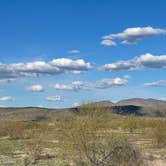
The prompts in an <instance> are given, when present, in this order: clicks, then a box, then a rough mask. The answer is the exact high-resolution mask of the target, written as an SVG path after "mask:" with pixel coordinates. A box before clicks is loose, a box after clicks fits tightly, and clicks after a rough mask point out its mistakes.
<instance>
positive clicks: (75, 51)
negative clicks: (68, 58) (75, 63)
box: [68, 50, 80, 54]
mask: <svg viewBox="0 0 166 166" xmlns="http://www.w3.org/2000/svg"><path fill="white" fill-rule="evenodd" d="M68 53H69V54H79V53H80V51H79V50H70V51H68Z"/></svg>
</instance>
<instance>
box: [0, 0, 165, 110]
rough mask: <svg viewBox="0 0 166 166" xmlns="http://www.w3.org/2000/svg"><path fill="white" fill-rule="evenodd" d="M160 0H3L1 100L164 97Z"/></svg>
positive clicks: (45, 102)
mask: <svg viewBox="0 0 166 166" xmlns="http://www.w3.org/2000/svg"><path fill="white" fill-rule="evenodd" d="M165 6H166V1H165V0H157V1H155V0H154V1H145V0H135V1H133V0H109V1H108V0H70V1H69V0H36V1H34V0H1V1H0V107H23V106H24V107H27V106H37V107H49V108H62V107H72V106H76V105H79V104H81V103H84V102H91V101H100V100H110V101H113V102H117V101H119V100H122V99H127V98H155V99H163V100H165V99H166V24H165V23H166V22H165V18H166V11H165Z"/></svg>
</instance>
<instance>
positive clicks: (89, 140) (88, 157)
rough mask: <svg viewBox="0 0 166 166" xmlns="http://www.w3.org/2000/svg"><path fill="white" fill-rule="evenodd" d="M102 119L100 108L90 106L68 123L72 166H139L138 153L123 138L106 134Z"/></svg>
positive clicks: (107, 131)
mask: <svg viewBox="0 0 166 166" xmlns="http://www.w3.org/2000/svg"><path fill="white" fill-rule="evenodd" d="M103 116H104V112H103V111H102V110H101V109H100V108H96V107H95V106H90V107H89V108H86V109H85V108H84V109H83V110H82V111H81V112H80V114H79V115H78V116H77V117H75V118H73V119H71V120H70V122H68V126H67V128H68V129H67V130H66V131H67V133H68V143H69V144H70V145H71V146H70V148H71V149H70V154H71V155H73V157H72V159H73V162H74V163H75V165H90V166H119V165H123V166H139V165H140V163H141V160H140V153H139V151H138V150H137V149H136V148H135V147H133V145H131V144H130V143H129V142H128V141H127V140H126V139H125V138H124V137H123V136H121V135H117V134H115V133H112V132H111V131H109V130H108V128H106V126H104V125H105V124H107V123H105V120H104V118H103ZM66 125H67V124H66Z"/></svg>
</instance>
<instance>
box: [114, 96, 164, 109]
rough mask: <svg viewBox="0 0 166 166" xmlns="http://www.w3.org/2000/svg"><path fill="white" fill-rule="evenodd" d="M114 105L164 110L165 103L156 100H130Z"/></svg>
mask: <svg viewBox="0 0 166 166" xmlns="http://www.w3.org/2000/svg"><path fill="white" fill-rule="evenodd" d="M116 105H118V106H125V105H134V106H140V107H153V108H160V107H162V108H163V107H165V108H166V101H164V100H157V99H142V98H132V99H126V100H121V101H119V102H117V103H116Z"/></svg>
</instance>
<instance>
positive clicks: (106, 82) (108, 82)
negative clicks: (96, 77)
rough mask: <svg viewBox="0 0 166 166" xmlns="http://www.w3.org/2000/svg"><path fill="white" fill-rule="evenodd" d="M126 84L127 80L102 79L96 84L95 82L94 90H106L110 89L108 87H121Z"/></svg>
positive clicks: (117, 78)
mask: <svg viewBox="0 0 166 166" xmlns="http://www.w3.org/2000/svg"><path fill="white" fill-rule="evenodd" d="M127 83H128V80H127V79H125V78H119V77H116V78H113V79H109V78H107V79H102V80H100V81H98V82H96V85H95V87H96V88H100V89H106V88H110V87H114V86H123V85H126V84H127Z"/></svg>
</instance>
